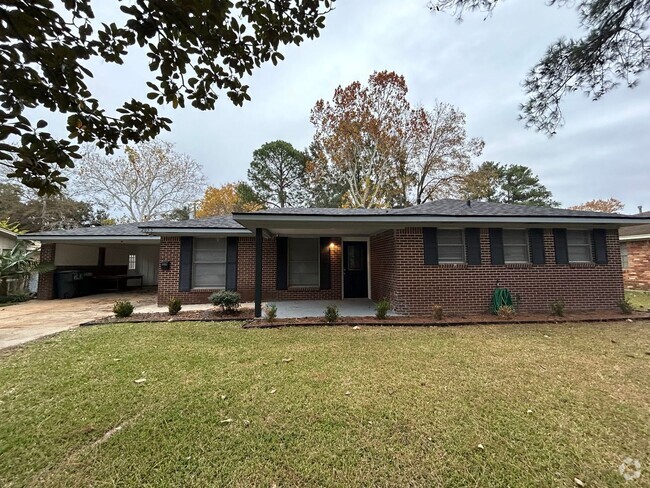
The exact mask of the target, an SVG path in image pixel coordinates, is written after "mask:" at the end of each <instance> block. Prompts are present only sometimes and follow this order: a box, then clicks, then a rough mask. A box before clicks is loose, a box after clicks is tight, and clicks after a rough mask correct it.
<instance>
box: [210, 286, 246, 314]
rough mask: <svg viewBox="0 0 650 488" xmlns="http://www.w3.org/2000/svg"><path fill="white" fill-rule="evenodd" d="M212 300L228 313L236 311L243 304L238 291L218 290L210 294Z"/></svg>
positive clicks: (213, 303)
mask: <svg viewBox="0 0 650 488" xmlns="http://www.w3.org/2000/svg"><path fill="white" fill-rule="evenodd" d="M210 302H212V305H214V306H215V307H221V310H223V311H224V312H226V313H234V312H236V311H237V309H238V308H239V306H240V305H241V296H240V295H239V293H237V292H236V291H228V290H223V291H217V292H214V293H213V294H212V295H210Z"/></svg>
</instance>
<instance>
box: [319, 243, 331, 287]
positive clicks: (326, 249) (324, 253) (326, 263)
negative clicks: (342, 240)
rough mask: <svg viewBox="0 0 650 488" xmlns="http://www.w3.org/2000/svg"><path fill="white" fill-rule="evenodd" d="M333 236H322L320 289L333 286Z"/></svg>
mask: <svg viewBox="0 0 650 488" xmlns="http://www.w3.org/2000/svg"><path fill="white" fill-rule="evenodd" d="M331 241H332V238H331V237H321V238H320V289H321V290H329V289H330V288H331V287H332V272H331V269H330V242H331Z"/></svg>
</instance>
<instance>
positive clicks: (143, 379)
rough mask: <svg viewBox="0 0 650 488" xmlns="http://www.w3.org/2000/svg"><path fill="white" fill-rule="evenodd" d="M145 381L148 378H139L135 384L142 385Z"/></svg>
mask: <svg viewBox="0 0 650 488" xmlns="http://www.w3.org/2000/svg"><path fill="white" fill-rule="evenodd" d="M145 381H147V378H138V379H137V380H134V381H133V382H134V383H137V384H140V383H144V382H145Z"/></svg>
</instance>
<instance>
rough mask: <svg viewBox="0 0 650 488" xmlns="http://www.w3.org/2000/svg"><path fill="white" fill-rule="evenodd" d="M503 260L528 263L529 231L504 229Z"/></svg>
mask: <svg viewBox="0 0 650 488" xmlns="http://www.w3.org/2000/svg"><path fill="white" fill-rule="evenodd" d="M503 260H504V261H505V262H506V263H527V262H528V261H529V257H528V231H526V230H525V229H503Z"/></svg>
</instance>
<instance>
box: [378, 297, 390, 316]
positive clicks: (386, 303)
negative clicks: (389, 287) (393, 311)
mask: <svg viewBox="0 0 650 488" xmlns="http://www.w3.org/2000/svg"><path fill="white" fill-rule="evenodd" d="M389 311H390V300H388V298H383V299H381V300H379V301H378V302H377V305H376V306H375V317H377V318H378V319H379V320H384V319H385V318H386V316H387V315H388V312H389Z"/></svg>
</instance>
